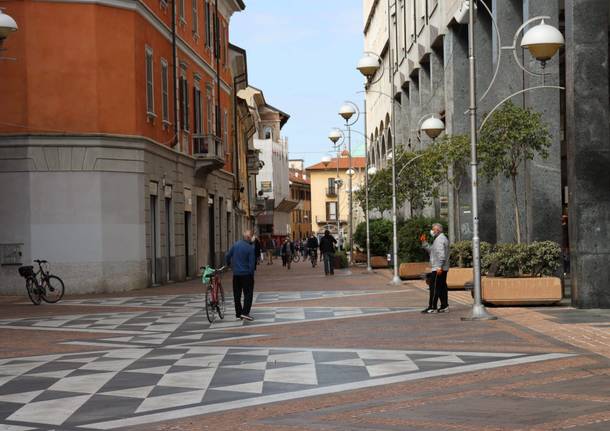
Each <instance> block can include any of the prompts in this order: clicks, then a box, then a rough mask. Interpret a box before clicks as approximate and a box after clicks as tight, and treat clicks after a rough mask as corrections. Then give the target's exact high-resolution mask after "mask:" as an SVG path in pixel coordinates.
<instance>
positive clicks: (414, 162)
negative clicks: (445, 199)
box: [396, 151, 438, 217]
mask: <svg viewBox="0 0 610 431" xmlns="http://www.w3.org/2000/svg"><path fill="white" fill-rule="evenodd" d="M426 154H427V153H426V152H422V151H418V152H412V151H405V152H404V153H400V154H398V155H397V156H398V159H396V175H397V178H396V183H397V187H396V189H397V193H398V195H399V196H403V199H402V200H400V201H399V202H402V201H403V200H405V199H406V200H407V201H408V202H409V206H410V208H411V217H413V211H414V210H418V209H423V208H425V207H426V205H427V204H428V202H430V199H431V198H432V197H435V196H437V195H438V185H437V184H438V175H437V172H436V171H435V170H434V166H433V165H432V164H431V163H429V161H428V160H427V159H426Z"/></svg>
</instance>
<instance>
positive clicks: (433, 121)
mask: <svg viewBox="0 0 610 431" xmlns="http://www.w3.org/2000/svg"><path fill="white" fill-rule="evenodd" d="M420 130H421V131H422V132H424V133H425V134H426V135H428V137H430V138H431V139H432V140H434V139H436V138H438V136H439V135H440V134H441V133H443V131H444V130H445V123H443V121H442V120H439V119H438V118H436V117H430V118H428V119H427V120H425V121H424V122H423V123H422V125H421V127H420Z"/></svg>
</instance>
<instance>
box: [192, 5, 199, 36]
mask: <svg viewBox="0 0 610 431" xmlns="http://www.w3.org/2000/svg"><path fill="white" fill-rule="evenodd" d="M191 1H192V2H193V4H192V7H193V17H192V20H193V34H194V35H195V36H198V35H199V7H198V6H197V0H191Z"/></svg>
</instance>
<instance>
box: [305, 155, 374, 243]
mask: <svg viewBox="0 0 610 431" xmlns="http://www.w3.org/2000/svg"><path fill="white" fill-rule="evenodd" d="M365 164H366V163H365V158H364V157H352V169H353V170H354V171H355V173H354V176H353V178H352V182H353V191H354V192H356V191H358V190H359V189H360V188H362V187H364V169H365ZM348 169H349V157H348V153H347V151H344V152H343V153H342V154H341V157H340V158H339V159H337V158H333V159H331V160H330V162H328V163H325V162H320V163H317V164H315V165H313V166H310V167H308V168H307V172H308V173H309V179H310V181H311V231H312V232H313V233H317V234H322V233H324V230H325V229H328V230H330V232H331V233H332V234H333V235H335V236H338V237H340V238H344V239H345V240H346V243H347V240H348V235H347V233H348V232H349V225H348V220H349V186H348V184H349V176H348V174H347V171H348ZM337 179H339V180H341V181H342V182H343V184H342V186H341V187H337V185H336V180H337ZM362 221H364V211H362V209H361V208H360V205H359V204H358V202H357V201H356V200H355V199H354V203H353V222H354V230H355V229H356V226H358V224H359V223H360V222H362ZM337 225H339V228H338V227H337Z"/></svg>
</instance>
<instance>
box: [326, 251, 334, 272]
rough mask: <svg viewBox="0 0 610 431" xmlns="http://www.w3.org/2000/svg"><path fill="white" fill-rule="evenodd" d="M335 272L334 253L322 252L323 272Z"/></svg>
mask: <svg viewBox="0 0 610 431" xmlns="http://www.w3.org/2000/svg"><path fill="white" fill-rule="evenodd" d="M334 273H335V253H324V274H326V275H328V274H331V275H332V274H334Z"/></svg>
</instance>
